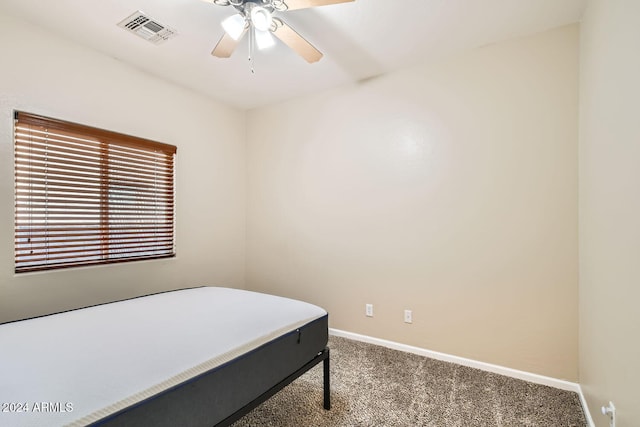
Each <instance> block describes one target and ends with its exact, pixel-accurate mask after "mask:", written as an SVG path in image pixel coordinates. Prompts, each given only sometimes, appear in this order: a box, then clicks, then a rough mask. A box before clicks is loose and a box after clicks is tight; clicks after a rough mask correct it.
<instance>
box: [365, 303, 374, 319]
mask: <svg viewBox="0 0 640 427" xmlns="http://www.w3.org/2000/svg"><path fill="white" fill-rule="evenodd" d="M364 314H366V315H367V317H373V304H367V305H365V306H364Z"/></svg>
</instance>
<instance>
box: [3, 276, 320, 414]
mask: <svg viewBox="0 0 640 427" xmlns="http://www.w3.org/2000/svg"><path fill="white" fill-rule="evenodd" d="M326 317H327V313H326V311H324V310H323V309H321V308H319V307H317V306H314V305H311V304H307V303H304V302H300V301H296V300H291V299H287V298H281V297H276V296H272V295H265V294H260V293H255V292H249V291H243V290H237V289H228V288H214V287H202V288H194V289H186V290H180V291H172V292H166V293H162V294H155V295H149V296H145V297H140V298H135V299H131V300H125V301H120V302H117V303H110V304H104V305H99V306H95V307H89V308H83V309H79V310H73V311H69V312H65V313H59V314H55V315H50V316H44V317H39V318H34V319H29V320H24V321H20V322H13V323H8V324H4V325H0V347H1V351H0V404H1V405H2V406H1V407H0V425H3V426H4V425H6V426H52V425H71V426H79V425H87V424H91V423H97V424H101V423H108V422H110V421H115V424H117V421H118V418H119V414H127V413H128V412H131V411H130V408H136V407H139V406H141V405H143V404H144V403H145V402H148V401H150V400H154V399H155V400H158V402H162V399H156V397H157V396H165V397H166V396H168V395H170V394H171V393H172V392H175V390H178V389H180V388H181V387H182V385H184V384H196V385H197V384H199V383H204V381H205V380H202V381H200V382H198V381H197V380H199V379H202V378H204V377H205V376H207V375H208V374H210V373H212V372H217V371H220V372H222V373H226V376H227V377H229V373H233V372H234V368H233V366H234V363H235V361H239V364H238V366H242V363H248V362H249V361H251V360H252V357H248V356H247V355H254V357H253V359H256V360H255V361H254V362H255V363H257V365H258V367H256V364H255V363H254V364H253V365H250V366H249V365H247V366H245V367H244V368H242V369H244V370H246V369H247V368H248V367H249V368H250V369H257V368H262V369H267V370H268V366H264V364H263V363H262V362H260V361H261V360H262V361H263V360H264V358H262V356H260V358H258V355H260V354H263V353H264V354H267V355H268V354H269V348H270V347H269V346H268V344H269V343H277V342H280V341H282V342H283V343H285V342H289V341H292V340H293V341H297V342H300V337H299V335H300V334H301V332H300V331H301V330H302V329H303V328H305V327H309V325H313V324H314V323H317V321H318V320H319V319H324V321H325V322H324V325H323V328H325V334H326ZM296 335H298V336H297V337H296ZM316 335H317V334H316ZM319 336H320V339H321V340H322V339H324V340H325V344H326V335H325V336H324V337H323V336H322V334H320V335H319ZM283 337H288V338H287V339H283ZM316 341H317V340H316ZM323 345H324V344H323ZM317 346H318V344H317V343H316V344H315V347H313V348H311V349H310V350H309V351H311V352H315V351H317V350H316V348H317ZM279 357H281V356H280V355H279V354H278V353H275V354H274V357H273V360H277V358H279ZM304 357H307V356H304ZM260 365H262V366H260ZM229 367H231V369H229ZM225 369H226V371H225ZM235 370H237V368H235ZM221 375H222V374H221ZM209 377H210V376H209ZM209 377H207V378H209ZM229 382H231V383H232V382H234V378H233V375H232V376H231V377H229V378H227V383H224V384H230V383H229ZM266 386H268V384H267V385H266ZM225 387H226V385H225ZM183 388H184V387H183ZM185 389H186V388H185ZM223 391H224V389H223ZM240 403H242V402H239V403H238V402H235V404H236V405H237V404H240ZM162 406H163V407H166V405H165V404H163V405H162ZM222 406H223V407H225V405H222ZM139 413H141V412H139ZM183 415H184V414H183ZM134 416H135V414H134ZM120 419H126V418H122V417H120ZM215 422H217V421H214V422H210V424H209V425H211V424H214V423H215ZM125 424H126V423H125ZM196 424H197V423H194V425H196Z"/></svg>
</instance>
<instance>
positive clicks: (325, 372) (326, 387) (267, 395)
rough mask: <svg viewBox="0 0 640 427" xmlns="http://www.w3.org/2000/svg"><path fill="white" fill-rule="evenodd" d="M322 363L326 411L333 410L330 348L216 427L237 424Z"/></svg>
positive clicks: (326, 348)
mask: <svg viewBox="0 0 640 427" xmlns="http://www.w3.org/2000/svg"><path fill="white" fill-rule="evenodd" d="M320 362H323V367H322V369H323V376H324V380H323V390H324V399H323V400H324V409H326V410H330V409H331V384H330V377H329V347H325V348H324V350H322V351H321V352H320V353H318V355H317V356H316V357H314V358H313V359H311V361H309V362H308V363H307V364H305V365H304V366H303V367H301V368H300V369H298V370H297V371H295V372H294V373H293V374H291V375H289V376H288V377H286V378H285V379H283V380H282V381H280V382H279V383H278V384H276V385H275V386H273V387H272V388H271V389H269V390H268V391H266V392H265V393H263V394H261V395H260V396H258V397H257V398H256V399H254V400H253V401H252V402H249V403H248V404H247V405H245V406H244V407H242V408H241V409H240V410H239V411H237V412H235V413H234V414H232V415H230V416H228V417H227V418H225V419H224V420H222V421H221V422H219V423H218V424H216V425H215V427H227V426H230V425H231V424H233V423H235V422H236V421H238V420H239V419H240V418H242V417H244V416H245V415H247V414H248V413H249V412H251V411H252V410H254V409H255V408H257V407H258V406H259V405H260V404H262V403H264V402H266V401H267V400H269V399H270V398H271V397H272V396H273V395H274V394H276V393H277V392H279V391H280V390H282V389H283V388H285V387H286V386H288V385H289V384H291V383H292V382H293V381H295V380H296V379H297V378H298V377H300V376H301V375H303V374H304V373H306V372H307V371H308V370H309V369H311V368H313V367H314V366H316V365H317V364H318V363H320Z"/></svg>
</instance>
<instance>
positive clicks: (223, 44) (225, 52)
mask: <svg viewBox="0 0 640 427" xmlns="http://www.w3.org/2000/svg"><path fill="white" fill-rule="evenodd" d="M246 32H247V30H245V31H243V33H242V35H241V36H240V37H239V38H238V40H234V39H233V37H231V36H230V35H229V34H227V33H224V35H223V36H222V38H221V39H220V41H218V44H217V45H216V47H214V48H213V51H212V52H211V55H213V56H216V57H218V58H229V57H230V56H231V54H232V53H233V51H234V50H235V49H236V46H238V44H239V43H240V40H242V37H244V34H245V33H246Z"/></svg>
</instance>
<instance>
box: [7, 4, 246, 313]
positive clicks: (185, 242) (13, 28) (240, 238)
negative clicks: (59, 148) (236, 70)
mask: <svg viewBox="0 0 640 427" xmlns="http://www.w3.org/2000/svg"><path fill="white" fill-rule="evenodd" d="M0 55H1V56H2V65H1V66H0V200H2V201H3V203H0V236H2V238H1V239H0V242H1V243H0V322H1V321H6V320H10V319H15V318H21V317H25V316H33V315H37V314H42V313H46V312H51V311H57V310H63V309H68V308H73V307H77V306H82V305H86V304H92V303H97V302H100V301H108V300H113V299H121V298H126V297H129V296H133V295H139V294H144V293H148V292H153V291H157V290H164V289H171V288H177V287H188V286H197V285H203V284H215V285H226V286H236V287H242V286H244V268H245V267H244V229H245V221H244V216H245V199H244V189H245V150H244V138H245V119H244V113H242V112H239V111H236V110H233V109H230V108H227V107H225V106H223V105H220V104H217V103H215V102H212V101H210V100H208V99H207V98H205V97H202V96H200V95H197V94H195V93H192V92H189V91H187V90H184V89H181V88H179V87H176V86H173V85H170V84H168V83H165V82H163V81H161V80H158V79H156V78H154V77H152V76H149V75H147V74H144V73H142V72H140V71H137V70H135V69H133V68H130V67H128V66H125V65H124V64H122V63H121V62H119V61H117V60H115V59H112V58H108V57H106V56H104V55H101V54H98V53H97V52H95V51H92V50H89V49H86V48H83V47H80V46H79V45H77V44H72V43H69V42H67V41H65V40H64V39H60V38H58V37H57V36H54V35H52V34H50V33H47V32H45V31H43V30H40V29H37V28H34V27H32V26H30V25H28V24H25V23H23V22H21V21H18V20H13V19H11V18H9V17H7V16H0ZM14 109H19V110H24V111H29V112H33V113H38V114H43V115H48V116H51V117H56V118H61V119H65V120H70V121H75V122H78V123H83V124H87V125H91V126H96V127H101V128H106V129H110V130H114V131H118V132H123V133H128V134H131V135H136V136H140V137H144V138H149V139H154V140H158V141H161V142H166V143H169V144H174V145H177V146H178V156H177V165H176V166H177V200H178V208H177V253H178V256H177V258H175V259H170V260H162V261H149V262H136V263H128V264H119V265H112V266H106V267H93V268H77V269H69V270H64V271H57V272H48V273H32V274H24V273H23V274H20V275H17V276H16V275H14V274H13V246H12V241H13V202H12V201H13V140H12V138H13V110H14Z"/></svg>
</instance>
